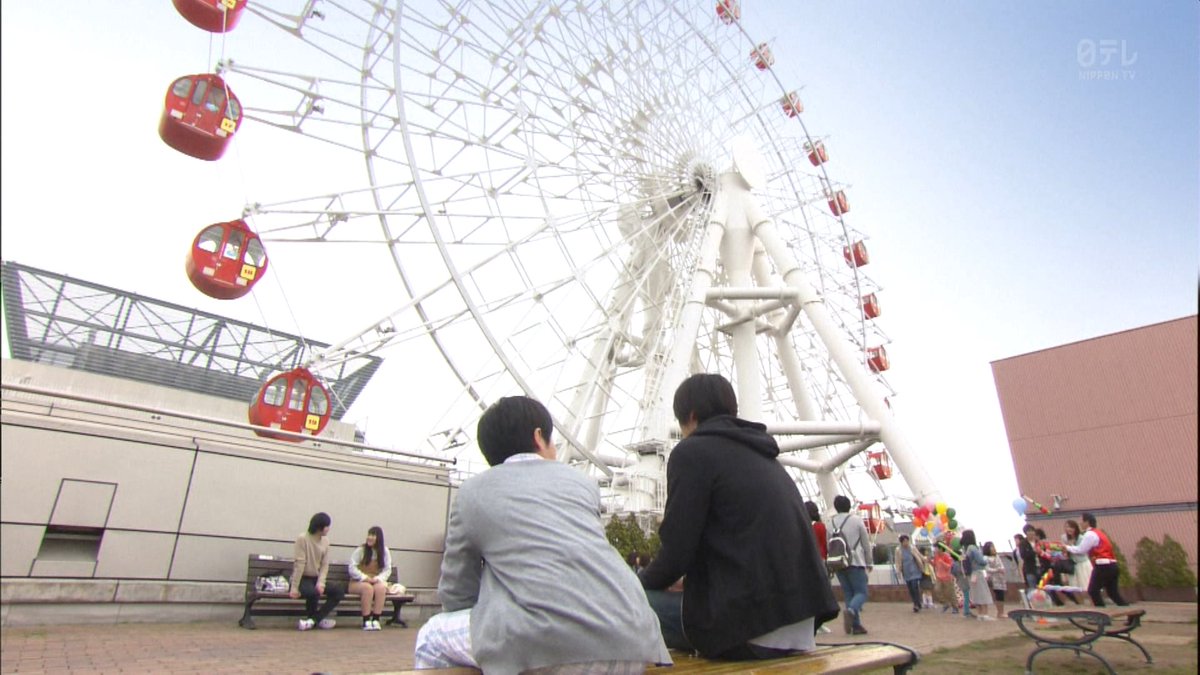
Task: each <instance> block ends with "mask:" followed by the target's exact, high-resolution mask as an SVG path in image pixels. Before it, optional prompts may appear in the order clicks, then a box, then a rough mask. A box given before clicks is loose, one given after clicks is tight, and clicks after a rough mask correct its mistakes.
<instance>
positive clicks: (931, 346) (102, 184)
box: [0, 0, 1200, 548]
mask: <svg viewBox="0 0 1200 675" xmlns="http://www.w3.org/2000/svg"><path fill="white" fill-rule="evenodd" d="M742 16H743V25H744V27H745V28H746V30H747V31H749V32H750V33H751V34H752V35H755V36H762V39H763V40H767V41H769V42H770V43H771V45H772V49H773V51H774V53H775V55H776V59H777V61H776V66H775V68H776V71H777V72H779V73H780V74H781V77H782V78H783V79H784V81H785V82H794V83H795V86H797V87H801V86H802V87H803V89H802V97H803V99H804V101H805V106H806V112H805V120H806V125H807V126H808V128H809V129H810V130H815V132H817V133H819V134H821V135H822V136H824V137H825V138H826V143H827V145H828V147H829V149H830V154H831V161H830V164H829V170H830V172H831V174H833V175H835V176H836V178H837V179H839V180H841V181H843V182H845V183H847V184H848V187H847V194H848V196H849V197H850V199H851V203H852V205H853V210H854V212H853V215H854V223H855V226H856V227H857V228H858V229H860V230H862V231H864V232H866V233H867V234H868V235H869V238H868V240H867V243H868V245H869V247H870V251H871V265H870V269H869V272H870V274H871V277H872V278H873V279H874V280H875V281H876V282H878V283H879V284H881V285H882V287H883V290H882V291H881V292H880V294H879V297H880V301H881V303H882V304H883V311H884V315H883V316H882V317H881V318H880V319H879V323H880V325H881V327H882V328H883V330H884V331H885V332H886V333H887V335H888V336H889V337H890V339H891V342H890V343H889V344H888V355H889V357H890V360H891V364H892V366H891V370H889V371H888V381H889V383H890V384H891V386H892V387H893V388H894V389H895V390H896V391H897V392H898V393H897V395H896V396H894V397H893V398H892V402H893V406H894V412H895V413H896V415H897V418H898V419H899V422H900V424H901V425H902V426H903V428H904V429H905V431H906V434H907V435H908V437H909V441H910V443H911V444H912V445H913V446H914V447H916V448H917V449H918V451H919V452H920V454H921V457H922V461H923V462H924V463H925V465H926V468H927V470H928V471H929V472H930V474H931V475H932V477H933V479H934V482H935V483H937V484H938V486H939V487H940V489H941V492H942V494H943V495H944V497H945V501H946V502H947V503H948V504H949V505H950V506H952V507H955V508H956V510H957V512H958V514H959V517H958V519H959V521H960V522H961V523H962V524H963V525H964V526H966V527H973V528H975V529H976V530H977V532H978V533H979V535H980V538H981V539H982V540H988V539H994V540H996V541H997V542H1000V541H1006V540H1007V538H1008V537H1009V536H1010V535H1011V534H1012V533H1014V532H1016V531H1018V529H1019V527H1020V525H1021V520H1020V518H1019V517H1018V516H1017V514H1016V513H1015V512H1014V510H1013V508H1012V506H1011V502H1012V501H1013V499H1014V498H1016V497H1018V496H1019V495H1020V491H1019V489H1018V487H1017V484H1016V480H1015V477H1014V472H1013V466H1012V460H1011V456H1010V455H1009V451H1008V445H1007V439H1006V436H1005V431H1004V426H1003V421H1002V418H1001V412H1000V407H999V402H998V400H997V396H996V391H995V384H994V381H993V379H992V374H991V367H990V363H991V362H992V361H995V360H998V359H1003V358H1007V357H1011V356H1015V355H1019V354H1023V353H1028V352H1030V351H1036V350H1040V349H1045V348H1049V347H1053V346H1056V345H1060V344H1064V343H1068V342H1072V341H1077V340H1083V339H1088V338H1092V337H1097V336H1100V335H1104V334H1108V333H1112V332H1117V331H1121V330H1126V329H1130V328H1135V327H1138V326H1143V325H1147V324H1151V323H1156V322H1160V321H1166V320H1170V319H1174V318H1178V317H1181V316H1187V315H1191V314H1194V313H1196V310H1197V305H1196V303H1197V293H1198V287H1197V284H1198V275H1200V240H1198V232H1200V37H1198V32H1200V3H1196V2H1188V1H1174V2H1164V1H1159V0H1148V1H1146V2H1133V1H1128V2H1115V1H1099V0H1098V1H1090V2H1076V1H1056V2H1052V3H1045V2H1032V1H1030V0H1026V1H1018V2H998V1H995V0H987V1H982V2H975V3H958V2H922V3H890V2H885V1H884V0H872V1H863V0H847V1H843V2H837V3H833V2H796V1H794V0H787V1H782V0H781V1H776V2H754V1H747V2H743V3H742ZM255 20H256V18H255V17H247V18H246V19H244V25H242V26H239V28H238V29H237V30H236V31H235V32H233V33H231V34H230V37H229V40H230V43H229V44H235V43H234V42H233V41H234V40H237V39H243V40H249V39H253V38H256V37H257V36H258V35H259V33H256V32H255V30H256V27H255V26H254V25H253V24H252V22H253V21H255ZM261 34H262V35H271V34H270V33H261ZM243 36H245V37H243ZM272 48H276V49H278V50H280V51H281V52H283V53H284V55H287V52H286V50H288V49H289V47H288V45H287V44H286V43H285V42H283V41H281V42H279V43H278V45H276V44H275V43H272ZM227 49H229V50H230V53H231V54H232V53H235V51H236V50H234V49H233V48H232V47H227ZM0 50H2V51H0V54H2V58H0V87H2V90H0V105H2V112H0V123H2V129H0V160H2V166H0V192H2V195H3V198H2V199H0V222H2V223H3V239H2V245H3V249H2V250H3V258H4V259H5V260H12V261H16V262H19V263H22V264H26V265H31V266H34V267H40V268H44V269H47V270H51V271H55V272H61V273H66V274H70V275H72V276H76V277H79V278H82V279H86V280H89V281H94V282H98V283H102V284H106V285H111V286H114V287H117V288H122V289H126V290H131V291H134V292H138V293H143V294H146V295H150V296H152V297H156V298H159V299H162V300H167V301H170V302H177V303H180V304H184V305H186V306H192V307H196V308H198V309H202V310H204V311H211V312H215V313H227V314H232V315H235V316H238V318H243V319H246V320H250V321H256V322H257V321H258V318H257V316H258V314H257V313H258V312H261V306H260V307H258V308H253V307H251V305H249V304H248V303H247V304H244V305H243V306H241V307H240V308H239V309H237V310H236V311H231V310H230V307H229V305H222V304H220V303H218V302H217V301H211V300H209V299H207V298H203V297H200V296H198V294H197V293H196V291H195V290H194V289H192V288H191V286H190V285H189V284H188V282H187V281H186V278H185V277H184V275H183V274H182V273H181V267H182V265H181V262H182V259H183V256H184V253H185V251H186V247H187V246H188V244H189V243H190V240H191V238H192V237H193V236H194V234H195V232H196V231H198V230H199V229H200V227H201V226H203V225H204V224H207V223H211V222H217V221H222V220H228V219H230V218H231V216H230V214H231V213H233V214H236V213H240V211H241V209H242V207H243V206H244V205H245V204H246V203H248V202H250V201H253V200H255V199H256V198H258V194H260V193H262V192H265V191H266V186H269V185H270V180H271V176H272V174H273V172H275V171H276V169H275V168H274V167H278V166H285V165H286V166H299V167H305V169H306V170H304V171H299V172H292V173H290V174H289V180H290V181H291V183H290V185H289V187H290V188H291V191H290V194H315V193H318V192H320V191H332V190H338V189H345V188H348V187H351V186H350V185H346V184H342V183H343V180H342V174H341V173H340V172H339V170H338V167H339V162H343V161H344V158H343V157H342V156H340V155H335V154H333V153H331V152H329V151H327V150H325V149H321V148H314V147H312V145H311V144H309V145H305V144H300V143H295V142H291V141H290V140H288V139H283V138H282V136H284V135H283V134H281V132H277V131H275V130H270V129H267V130H263V129H254V128H252V126H250V125H247V126H246V127H245V128H244V129H243V130H242V131H239V135H238V137H237V138H236V139H235V141H236V142H235V143H234V145H233V148H232V149H231V151H230V153H229V155H227V157H226V159H224V160H222V161H221V162H216V163H202V162H198V161H196V160H193V159H191V158H187V157H184V156H182V155H179V154H178V153H175V152H174V151H173V150H171V149H169V148H167V147H166V146H165V145H163V144H162V143H161V141H160V140H159V139H158V138H157V137H156V136H157V134H156V133H155V128H156V126H157V123H158V117H159V115H160V114H161V106H162V97H163V94H164V93H165V91H166V87H167V85H168V84H169V83H170V82H171V81H172V80H173V79H174V78H175V77H177V76H179V75H181V74H186V73H195V72H204V71H207V70H209V66H210V65H211V64H212V63H213V62H214V61H215V60H216V58H217V57H218V56H219V55H220V53H221V44H220V41H219V40H211V41H210V40H209V38H208V37H207V35H206V34H204V33H203V32H201V31H199V30H198V29H195V28H193V27H192V26H190V24H187V23H186V22H185V21H184V20H183V19H181V18H180V17H179V16H178V15H177V14H175V12H174V10H173V9H172V7H171V5H170V3H167V2H148V1H146V0H141V2H138V3H134V5H133V7H132V9H130V8H126V10H125V11H122V12H119V13H118V12H112V11H111V7H108V6H106V5H104V4H103V3H78V4H76V5H74V6H73V9H72V10H71V11H70V12H64V11H62V9H61V7H60V6H58V5H57V4H55V3H11V2H10V3H4V4H2V5H0ZM296 58H298V59H299V58H303V55H302V54H300V53H297V55H296ZM92 101H109V102H111V105H104V106H93V105H92V104H91V103H90V102H92ZM81 111H82V112H83V113H84V114H82V115H81V114H80V113H81ZM131 240H133V241H134V243H135V244H136V246H137V247H138V248H139V249H140V250H142V251H145V252H147V253H146V255H144V256H142V257H141V259H139V260H137V261H130V260H129V259H127V258H123V257H122V256H121V251H123V250H127V249H124V248H122V247H121V244H122V243H126V244H127V243H129V242H130V241H131ZM271 264H272V266H273V268H272V269H273V273H276V274H279V275H281V276H282V277H284V278H287V277H289V276H290V278H292V279H296V278H297V277H299V276H301V275H303V274H304V270H303V269H297V268H291V269H289V268H288V263H287V262H286V260H285V259H283V258H282V257H276V256H273V257H272V261H271ZM267 293H269V291H264V296H265V297H262V298H259V299H257V300H256V301H255V302H256V303H258V304H260V305H261V304H269V303H271V302H272V301H277V298H274V297H273V296H269V295H266V294H267ZM257 294H258V293H257V292H256V295H257ZM342 297H343V296H338V298H339V299H335V300H334V302H335V303H336V302H339V301H341V300H340V298H342ZM311 301H313V298H306V297H300V298H296V297H292V298H290V299H289V300H288V302H291V303H296V304H298V305H299V304H305V303H308V302H311ZM317 301H319V300H317ZM334 309H335V308H334ZM331 311H333V310H332V309H331ZM330 324H331V325H297V326H289V327H287V329H288V330H291V331H293V332H301V333H303V334H306V335H309V336H311V337H313V338H314V339H317V340H322V341H326V342H332V341H335V340H337V339H339V338H341V337H344V336H345V335H346V334H347V333H348V332H349V331H350V330H356V329H358V328H361V326H358V325H354V326H347V325H344V324H342V323H340V322H338V321H331V322H330ZM352 412H353V411H352ZM1063 492H1064V493H1069V487H1064V490H1063ZM1031 496H1032V497H1033V498H1035V499H1038V500H1039V501H1042V502H1048V501H1049V495H1031ZM1002 548H1003V546H1002Z"/></svg>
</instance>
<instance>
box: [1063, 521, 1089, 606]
mask: <svg viewBox="0 0 1200 675" xmlns="http://www.w3.org/2000/svg"><path fill="white" fill-rule="evenodd" d="M1082 540H1083V531H1082V530H1080V529H1079V523H1077V522H1075V521H1074V520H1068V521H1067V522H1066V524H1064V525H1063V534H1062V543H1063V544H1064V545H1066V546H1078V545H1079V543H1080V542H1081V541H1082ZM1070 556H1071V560H1072V561H1074V563H1075V571H1074V572H1073V573H1071V574H1064V575H1063V583H1064V584H1066V585H1068V586H1078V587H1079V588H1082V589H1084V590H1087V587H1088V583H1089V582H1091V580H1092V561H1091V560H1090V559H1089V558H1088V555H1087V554H1086V553H1071V554H1070Z"/></svg>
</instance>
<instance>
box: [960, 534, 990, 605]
mask: <svg viewBox="0 0 1200 675" xmlns="http://www.w3.org/2000/svg"><path fill="white" fill-rule="evenodd" d="M960 541H961V543H962V550H963V573H964V574H966V576H967V587H968V588H969V589H970V596H969V597H964V598H963V604H964V605H966V606H967V607H968V609H969V608H970V602H971V601H972V600H974V601H975V604H976V605H978V607H979V612H978V613H977V615H976V616H978V617H979V618H980V619H981V620H983V621H991V620H992V617H991V616H990V615H989V613H988V610H989V607H991V605H992V591H991V589H989V588H988V585H987V564H988V562H987V558H985V557H984V555H983V551H981V550H980V549H979V544H978V543H976V539H975V530H963V533H962V536H961V537H960ZM963 616H971V615H969V614H968V613H967V612H966V611H963Z"/></svg>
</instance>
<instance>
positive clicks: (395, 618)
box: [387, 600, 408, 628]
mask: <svg viewBox="0 0 1200 675" xmlns="http://www.w3.org/2000/svg"><path fill="white" fill-rule="evenodd" d="M403 606H404V603H402V602H400V601H398V600H393V601H392V618H390V619H388V621H387V625H389V626H391V625H392V624H397V623H398V624H400V627H401V628H408V622H407V621H405V620H404V619H401V618H400V608H401V607H403Z"/></svg>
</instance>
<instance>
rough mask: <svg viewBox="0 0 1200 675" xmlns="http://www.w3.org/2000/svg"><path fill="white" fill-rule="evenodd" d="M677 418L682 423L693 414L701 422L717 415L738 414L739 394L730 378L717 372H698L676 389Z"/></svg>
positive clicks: (675, 406) (674, 406)
mask: <svg viewBox="0 0 1200 675" xmlns="http://www.w3.org/2000/svg"><path fill="white" fill-rule="evenodd" d="M672 407H673V408H674V409H675V419H677V420H679V423H680V424H684V423H686V422H688V421H689V420H690V419H691V417H692V415H695V416H696V422H697V423H700V422H703V421H705V420H707V419H708V418H710V417H715V416H717V415H737V411H738V406H737V395H736V394H734V393H733V385H732V384H730V383H729V380H727V379H725V378H724V377H722V376H721V375H718V374H716V373H697V374H695V375H692V376H691V377H689V378H688V379H686V380H684V381H683V383H681V384H680V385H679V388H678V389H676V390H675V403H674V405H673V406H672Z"/></svg>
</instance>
